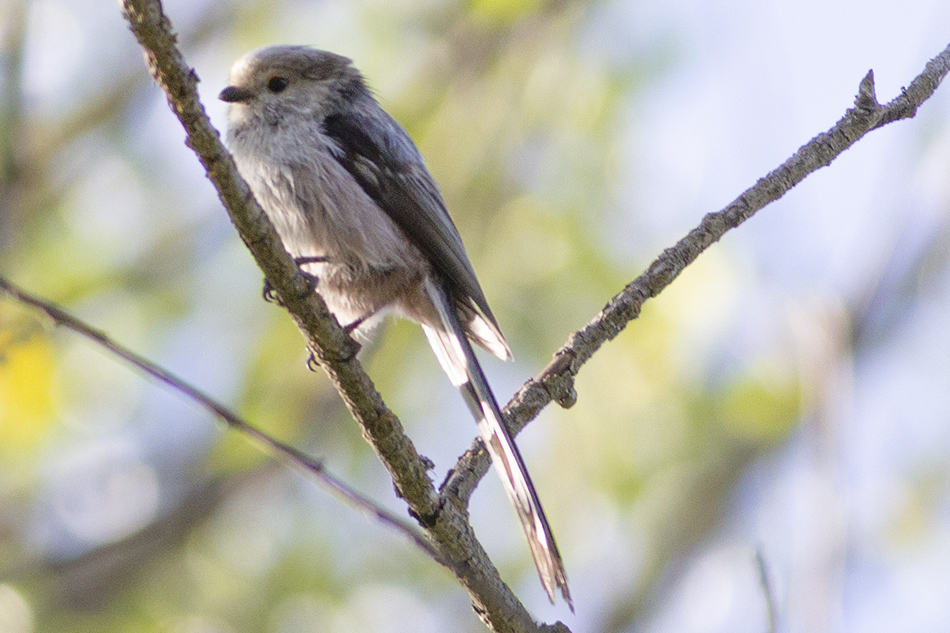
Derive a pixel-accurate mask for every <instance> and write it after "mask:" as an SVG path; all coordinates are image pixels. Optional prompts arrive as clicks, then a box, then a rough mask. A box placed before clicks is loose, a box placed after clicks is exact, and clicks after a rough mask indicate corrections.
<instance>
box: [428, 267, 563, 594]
mask: <svg viewBox="0 0 950 633" xmlns="http://www.w3.org/2000/svg"><path fill="white" fill-rule="evenodd" d="M426 290H427V293H428V294H429V296H430V297H431V299H432V302H433V304H434V305H435V307H436V309H437V310H438V312H439V316H440V320H441V325H442V326H443V327H433V326H430V325H425V324H424V325H423V329H424V331H425V334H426V337H427V338H428V339H429V344H430V345H431V346H432V349H433V350H434V351H435V355H436V356H437V357H438V359H439V363H440V364H441V365H442V368H443V369H444V370H445V373H446V374H448V376H449V379H450V380H451V381H452V383H453V384H454V385H455V386H457V387H458V388H459V390H460V391H461V392H462V395H463V396H464V397H465V402H466V403H467V404H468V406H469V408H470V409H471V411H472V415H474V416H475V419H476V421H477V422H478V430H479V432H480V433H481V436H482V441H483V442H484V443H485V446H486V448H487V449H488V454H489V455H490V456H491V460H492V463H493V464H494V465H495V470H496V471H497V472H498V474H499V475H500V476H501V481H502V484H503V485H504V488H505V492H507V493H508V498H509V499H510V500H511V503H512V505H513V506H514V507H515V511H516V512H517V513H518V519H519V520H520V521H521V527H522V529H523V530H524V534H525V537H526V538H527V539H528V546H529V547H530V548H531V555H532V557H533V558H534V563H535V565H536V566H537V568H538V575H539V576H540V577H541V584H542V585H544V590H545V591H546V592H547V594H548V598H549V599H550V600H551V602H552V603H553V602H554V594H555V592H556V591H557V590H560V592H561V595H562V596H563V597H564V600H565V601H566V602H567V604H568V606H569V607H570V608H571V610H572V611H573V610H574V606H573V604H571V594H570V591H568V587H567V576H566V575H565V573H564V563H563V562H562V561H561V554H560V552H558V549H557V543H555V541H554V534H553V533H552V532H551V526H550V525H548V520H547V517H545V516H544V510H543V509H542V508H541V503H540V501H538V494H537V492H535V489H534V484H533V483H531V477H530V476H528V471H527V469H526V468H525V465H524V460H523V459H522V458H521V453H519V452H518V447H517V446H516V445H515V443H514V440H513V439H512V437H511V434H510V433H509V432H508V428H507V427H506V426H505V424H504V422H503V419H502V416H501V410H500V409H499V408H498V403H497V401H496V400H495V396H494V394H492V391H491V388H490V387H489V386H488V381H487V380H486V379H485V374H484V373H483V372H482V368H481V366H480V365H479V363H478V359H477V358H476V357H475V351H474V350H473V349H472V345H471V343H470V342H469V340H468V337H467V336H466V335H465V330H464V329H463V328H462V325H461V323H460V321H459V317H458V313H457V311H456V307H455V306H454V305H453V303H452V302H451V300H450V299H449V297H448V296H447V295H446V292H445V290H444V289H443V288H441V287H439V285H438V284H436V283H435V282H433V281H430V282H428V284H427V289H426Z"/></svg>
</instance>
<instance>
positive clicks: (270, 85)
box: [267, 75, 290, 92]
mask: <svg viewBox="0 0 950 633" xmlns="http://www.w3.org/2000/svg"><path fill="white" fill-rule="evenodd" d="M288 85H290V80H289V79H287V78H286V77H281V76H280V75H277V76H274V77H271V78H270V79H268V80H267V89H268V90H270V91H271V92H283V91H284V89H285V88H287V86H288Z"/></svg>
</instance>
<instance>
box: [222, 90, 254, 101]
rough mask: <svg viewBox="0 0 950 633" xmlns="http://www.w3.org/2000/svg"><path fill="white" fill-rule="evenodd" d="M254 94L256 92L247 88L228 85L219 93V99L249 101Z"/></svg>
mask: <svg viewBox="0 0 950 633" xmlns="http://www.w3.org/2000/svg"><path fill="white" fill-rule="evenodd" d="M253 96H254V94H253V93H252V92H251V91H250V90H247V89H246V88H238V87H237V86H228V87H227V88H225V89H224V90H222V91H221V94H219V95H218V99H221V101H227V102H228V103H247V102H248V101H250V100H251V97H253Z"/></svg>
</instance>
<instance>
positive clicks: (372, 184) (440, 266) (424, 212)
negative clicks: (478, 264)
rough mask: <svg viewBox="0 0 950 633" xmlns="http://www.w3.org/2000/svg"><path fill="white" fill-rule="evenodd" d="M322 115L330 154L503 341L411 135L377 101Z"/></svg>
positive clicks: (454, 291) (458, 237) (457, 233)
mask: <svg viewBox="0 0 950 633" xmlns="http://www.w3.org/2000/svg"><path fill="white" fill-rule="evenodd" d="M361 106H362V109H364V110H368V109H369V108H372V110H370V111H369V112H367V113H366V114H364V113H362V112H361V110H360V108H357V109H356V110H354V111H351V112H348V113H346V114H334V115H330V116H328V117H327V118H326V119H325V122H324V132H325V133H326V135H327V136H328V137H329V138H331V139H332V140H333V141H334V142H335V143H336V146H337V147H336V148H334V156H335V158H336V160H337V161H338V162H339V163H340V164H341V165H343V167H345V168H346V170H347V171H348V172H349V173H350V174H351V175H352V176H353V178H354V179H355V180H356V181H357V182H358V183H359V184H360V186H361V187H362V188H363V190H364V191H365V192H366V193H367V194H368V195H369V197H370V198H372V199H373V201H375V202H376V204H377V205H378V206H379V208H380V209H382V210H383V211H384V212H385V213H386V214H387V215H388V216H389V217H390V218H392V220H393V221H394V222H395V223H396V225H397V226H399V228H400V229H402V231H403V232H404V233H405V234H406V236H407V237H408V238H409V240H410V241H411V242H412V243H413V244H414V245H415V246H416V247H417V248H418V249H419V250H420V251H422V253H423V254H424V255H425V256H426V258H427V259H428V260H429V262H430V263H431V264H432V266H433V268H434V269H435V270H436V272H438V273H439V274H440V276H441V277H442V278H443V279H444V280H445V281H446V282H447V284H448V286H449V289H450V290H451V291H452V294H453V296H454V297H455V298H456V300H458V301H461V302H463V303H469V302H470V303H471V304H472V305H473V306H474V307H476V308H477V310H478V311H479V312H481V313H482V314H483V315H484V316H485V318H486V319H487V321H488V323H489V325H490V326H491V328H492V329H493V330H495V333H496V334H497V336H498V338H499V339H500V341H501V342H502V344H503V345H504V337H503V336H502V335H501V332H500V330H499V329H498V324H497V322H496V321H495V317H494V315H493V314H492V311H491V308H489V307H488V301H487V300H486V299H485V294H484V293H483V292H482V289H481V286H480V285H479V283H478V279H477V278H476V277H475V271H474V270H473V268H472V264H471V262H470V261H469V259H468V255H466V253H465V247H464V246H463V245H462V238H461V237H460V236H459V232H458V229H456V228H455V224H454V223H453V222H452V219H451V218H450V217H449V213H448V211H447V210H446V208H445V202H444V201H443V200H442V194H441V193H440V192H439V189H438V187H437V186H436V184H435V182H434V181H433V180H432V176H431V175H430V174H429V172H428V170H427V169H426V168H425V164H424V163H423V160H422V156H421V155H420V154H419V150H418V149H416V146H415V144H413V142H412V140H411V139H410V138H409V135H408V134H407V133H406V132H405V130H403V128H402V126H400V125H399V124H398V123H397V122H396V121H395V120H393V119H392V117H390V116H389V115H388V114H386V112H385V111H383V110H382V109H381V108H379V106H378V105H376V104H375V102H369V101H367V102H364V103H363V104H361Z"/></svg>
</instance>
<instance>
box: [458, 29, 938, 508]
mask: <svg viewBox="0 0 950 633" xmlns="http://www.w3.org/2000/svg"><path fill="white" fill-rule="evenodd" d="M948 71H950V46H948V47H947V48H945V49H944V50H943V52H941V53H940V54H939V55H937V56H936V57H935V58H933V59H932V60H930V62H928V63H927V65H926V67H925V68H924V71H923V72H922V73H921V74H920V75H918V76H917V77H916V78H915V79H914V80H913V81H912V82H911V84H910V86H909V87H908V88H906V89H904V90H903V91H902V92H901V94H900V95H899V96H898V97H896V98H895V99H893V100H892V101H891V102H890V103H888V104H886V105H883V106H882V105H880V104H879V103H878V101H877V96H876V95H875V92H874V71H868V74H867V75H865V77H864V79H863V80H862V81H861V84H860V86H859V88H858V95H857V97H855V100H854V107H853V108H851V109H849V110H848V111H847V112H846V113H845V115H844V116H843V117H842V118H841V119H840V120H839V121H838V122H837V123H836V124H835V125H834V127H832V128H831V129H830V130H828V131H827V132H824V133H822V134H819V135H818V136H816V137H815V138H813V139H812V140H811V141H809V142H808V143H807V144H805V145H804V146H802V147H801V148H800V149H799V150H798V151H797V152H795V154H794V155H793V156H792V157H791V158H789V159H788V160H787V161H785V162H784V163H783V164H782V165H781V166H779V167H778V168H776V169H775V170H774V171H772V172H770V173H769V174H768V175H767V176H765V177H764V178H760V179H759V181H758V182H756V183H755V185H753V186H752V187H750V188H749V189H747V190H746V191H745V192H743V193H742V195H740V196H739V197H738V198H736V199H735V200H734V201H733V202H732V203H730V204H729V205H728V206H726V207H725V208H724V209H722V210H720V211H717V212H715V213H709V214H707V215H706V217H704V218H703V220H702V222H701V223H700V225H699V226H698V227H696V228H695V229H693V230H692V231H690V232H689V234H688V235H687V236H686V237H684V238H683V239H681V240H680V241H679V242H677V243H676V245H675V246H673V247H671V248H668V249H666V250H664V251H663V253H662V254H661V255H660V256H659V257H657V258H656V260H654V261H653V263H652V264H650V267H649V268H648V269H647V270H646V272H644V273H643V274H642V275H640V276H639V277H637V278H636V279H635V280H633V281H632V282H630V284H628V285H627V286H626V287H625V288H624V289H623V290H622V291H621V292H619V293H618V294H617V295H615V296H614V297H613V298H612V299H611V300H610V301H609V302H608V303H607V305H606V306H605V307H604V309H603V310H601V312H600V314H598V315H597V316H596V317H594V318H593V319H592V320H591V321H590V323H588V324H587V325H586V326H584V327H583V328H581V329H580V330H577V331H576V332H574V333H573V334H571V335H570V336H569V337H568V339H567V342H566V343H565V344H564V346H563V347H561V349H559V350H558V351H557V352H556V353H555V354H554V358H553V359H552V360H551V362H550V363H548V365H547V367H545V368H544V369H543V370H541V372H540V373H539V374H538V375H537V376H536V377H535V378H534V379H532V380H529V381H528V382H526V383H525V384H524V386H523V387H522V388H521V389H520V390H519V391H518V393H516V394H515V396H514V397H513V398H512V399H511V401H510V402H509V403H508V404H507V406H505V409H504V411H503V413H504V415H505V420H506V422H507V423H508V428H509V429H510V430H511V432H512V433H518V432H519V431H521V429H523V428H524V427H525V425H527V424H528V422H530V421H531V420H533V419H534V418H535V417H536V416H537V415H538V413H540V411H541V409H543V408H544V407H546V406H547V405H548V403H550V402H551V401H552V400H553V401H555V402H557V403H558V404H559V405H561V406H562V407H564V408H569V407H571V406H573V404H574V403H575V402H576V400H577V392H576V391H575V390H574V376H576V375H577V372H578V371H580V368H581V367H582V366H583V365H584V363H586V362H587V361H588V360H589V359H590V357H591V356H593V355H594V353H595V352H596V351H597V350H598V349H600V347H601V346H602V345H603V344H604V343H606V342H607V341H609V340H612V339H613V338H614V337H615V336H617V335H618V334H619V333H620V332H622V331H623V330H624V328H626V327H627V324H628V323H630V321H632V320H634V319H636V318H637V317H638V316H639V315H640V309H641V308H642V306H643V303H644V302H645V301H646V300H647V299H649V298H651V297H655V296H657V295H658V294H660V292H662V291H663V289H664V288H666V287H667V286H669V285H670V284H671V283H672V282H673V280H674V279H676V278H677V277H678V276H679V274H680V273H681V272H683V270H684V269H685V268H686V267H687V266H689V265H690V264H691V263H693V261H695V260H696V258H697V257H699V255H700V254H701V253H702V252H703V251H705V250H706V249H707V248H709V247H710V246H712V245H713V244H714V243H715V242H717V241H719V239H720V238H721V237H722V236H723V235H725V233H726V231H729V230H730V229H734V228H736V227H737V226H739V225H740V224H742V223H743V222H745V221H746V220H748V219H749V218H750V217H752V215H754V214H755V213H756V212H757V211H758V210H759V209H762V208H763V207H765V206H766V205H768V204H769V203H771V202H774V201H775V200H778V199H779V198H781V197H782V196H783V195H785V194H786V193H787V192H788V191H789V190H790V189H791V188H792V187H794V186H795V185H797V184H798V183H800V182H801V181H802V180H804V179H805V177H806V176H808V175H809V174H811V173H812V172H814V171H816V170H818V169H820V168H822V167H825V166H827V165H829V164H830V163H831V161H833V160H834V159H835V158H837V157H838V156H839V155H841V153H843V152H844V151H845V150H847V149H848V148H849V147H851V146H852V145H853V144H854V143H856V142H857V141H858V140H860V139H861V138H862V137H863V136H864V135H865V134H867V133H868V132H870V131H871V130H876V129H878V128H880V127H882V126H884V125H887V124H888V123H891V122H893V121H898V120H900V119H907V118H911V117H913V116H914V115H915V114H916V113H917V108H918V107H919V106H920V104H922V103H923V102H924V101H926V100H927V99H929V98H930V96H931V95H932V94H933V93H934V91H935V90H936V89H937V86H938V85H939V84H940V81H941V80H942V79H943V78H944V77H945V76H946V75H947V72H948ZM489 465H490V461H489V458H488V455H487V453H486V452H485V450H484V448H483V446H482V444H481V440H475V442H474V443H473V444H472V445H471V446H470V447H469V449H468V450H467V451H466V452H465V454H464V455H462V457H460V458H459V461H458V462H457V463H456V465H455V467H454V468H453V469H452V470H450V471H449V473H448V475H447V476H446V479H445V481H444V482H443V484H442V486H441V487H440V494H441V496H442V497H443V498H445V499H450V498H457V499H458V500H459V501H460V502H461V503H462V504H463V505H464V504H467V503H468V499H469V497H470V496H471V494H472V491H473V490H474V489H475V487H476V486H477V485H478V482H479V480H480V479H481V478H482V477H483V476H484V475H485V473H486V472H487V471H488V468H489Z"/></svg>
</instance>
